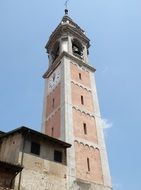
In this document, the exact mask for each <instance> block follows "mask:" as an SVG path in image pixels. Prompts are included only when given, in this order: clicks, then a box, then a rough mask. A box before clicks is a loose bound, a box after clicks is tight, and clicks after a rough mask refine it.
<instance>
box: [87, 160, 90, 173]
mask: <svg viewBox="0 0 141 190" xmlns="http://www.w3.org/2000/svg"><path fill="white" fill-rule="evenodd" d="M87 168H88V171H90V159H89V158H87Z"/></svg>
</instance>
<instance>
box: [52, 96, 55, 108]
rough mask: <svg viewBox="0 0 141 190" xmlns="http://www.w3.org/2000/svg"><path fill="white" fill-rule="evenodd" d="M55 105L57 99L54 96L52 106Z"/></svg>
mask: <svg viewBox="0 0 141 190" xmlns="http://www.w3.org/2000/svg"><path fill="white" fill-rule="evenodd" d="M54 105H55V99H54V98H53V99H52V107H53V108H54Z"/></svg>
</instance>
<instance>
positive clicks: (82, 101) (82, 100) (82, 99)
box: [81, 96, 84, 105]
mask: <svg viewBox="0 0 141 190" xmlns="http://www.w3.org/2000/svg"><path fill="white" fill-rule="evenodd" d="M81 104H82V105H84V98H83V96H81Z"/></svg>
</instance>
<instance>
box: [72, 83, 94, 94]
mask: <svg viewBox="0 0 141 190" xmlns="http://www.w3.org/2000/svg"><path fill="white" fill-rule="evenodd" d="M71 83H73V84H75V85H77V86H79V87H80V88H82V89H84V90H86V91H88V92H90V93H92V91H91V89H90V88H88V87H86V86H84V85H82V84H80V83H78V82H76V81H74V80H72V81H71Z"/></svg>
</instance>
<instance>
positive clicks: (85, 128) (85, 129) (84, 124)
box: [83, 123, 87, 135]
mask: <svg viewBox="0 0 141 190" xmlns="http://www.w3.org/2000/svg"><path fill="white" fill-rule="evenodd" d="M83 129H84V134H85V135H87V126H86V123H83Z"/></svg>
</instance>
